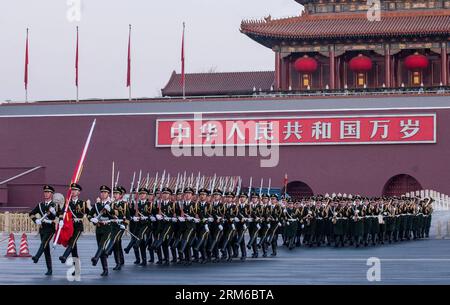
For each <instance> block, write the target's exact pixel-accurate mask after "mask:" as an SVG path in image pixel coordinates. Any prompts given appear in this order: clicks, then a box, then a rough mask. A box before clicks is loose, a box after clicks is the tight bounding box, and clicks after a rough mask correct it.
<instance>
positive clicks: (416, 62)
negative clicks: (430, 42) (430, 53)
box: [405, 53, 429, 71]
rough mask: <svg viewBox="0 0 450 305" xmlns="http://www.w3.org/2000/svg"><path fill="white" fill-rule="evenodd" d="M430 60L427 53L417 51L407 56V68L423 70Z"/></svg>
mask: <svg viewBox="0 0 450 305" xmlns="http://www.w3.org/2000/svg"><path fill="white" fill-rule="evenodd" d="M428 64H429V60H428V58H427V57H426V56H425V55H422V54H419V53H415V54H413V55H409V56H408V57H406V58H405V68H406V69H408V70H413V71H417V70H423V69H426V68H428Z"/></svg>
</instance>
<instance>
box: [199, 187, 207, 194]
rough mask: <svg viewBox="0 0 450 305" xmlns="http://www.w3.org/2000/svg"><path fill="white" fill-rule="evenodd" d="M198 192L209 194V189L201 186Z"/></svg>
mask: <svg viewBox="0 0 450 305" xmlns="http://www.w3.org/2000/svg"><path fill="white" fill-rule="evenodd" d="M198 193H199V194H200V193H205V194H209V191H208V190H207V189H206V188H201V189H199V190H198Z"/></svg>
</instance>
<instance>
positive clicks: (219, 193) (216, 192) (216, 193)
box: [213, 188, 223, 196]
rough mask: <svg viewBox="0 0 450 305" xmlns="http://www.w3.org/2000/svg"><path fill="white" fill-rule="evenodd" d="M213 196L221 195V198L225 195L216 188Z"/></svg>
mask: <svg viewBox="0 0 450 305" xmlns="http://www.w3.org/2000/svg"><path fill="white" fill-rule="evenodd" d="M213 195H220V196H222V195H223V192H222V191H221V190H220V189H218V188H216V189H214V191H213Z"/></svg>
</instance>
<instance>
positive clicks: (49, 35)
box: [0, 0, 302, 101]
mask: <svg viewBox="0 0 450 305" xmlns="http://www.w3.org/2000/svg"><path fill="white" fill-rule="evenodd" d="M66 1H67V2H70V1H73V0H39V1H35V0H14V1H6V0H3V1H1V2H0V14H1V15H0V45H1V46H2V48H1V56H0V101H5V100H12V101H23V100H24V86H23V74H24V52H25V30H26V28H27V27H29V28H30V65H29V100H54V99H74V98H75V86H74V77H75V71H74V62H75V26H76V25H78V26H79V27H80V74H79V77H80V98H81V99H84V98H126V97H127V96H128V89H127V88H126V86H125V84H126V59H127V40H128V24H129V23H131V24H132V25H133V31H132V61H133V62H132V84H133V86H132V89H133V90H132V91H133V97H153V96H156V95H159V94H160V89H161V88H162V87H163V86H164V85H165V84H166V82H167V80H168V79H169V76H170V73H171V72H172V71H173V70H176V71H178V72H179V71H180V44H181V31H182V22H183V20H184V21H185V22H186V72H187V73H189V72H206V71H208V70H209V69H210V68H215V69H216V70H217V71H250V70H272V69H273V68H274V56H273V52H272V51H271V50H269V49H267V48H265V47H263V46H261V45H258V44H257V43H255V42H253V41H252V40H251V39H249V38H248V37H246V36H245V35H243V34H241V33H240V32H239V25H240V22H241V20H242V19H247V18H252V19H253V18H262V17H264V16H267V15H269V14H270V15H272V17H286V16H293V15H298V14H299V13H300V11H301V9H302V7H301V6H300V5H299V4H298V3H296V2H295V1H294V0H226V1H224V0H163V1H154V0H80V1H81V3H82V11H81V20H80V22H70V21H69V20H68V19H67V10H68V9H69V8H70V7H69V5H68V3H67V2H66ZM75 1H76V0H75Z"/></svg>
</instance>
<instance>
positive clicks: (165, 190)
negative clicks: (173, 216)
mask: <svg viewBox="0 0 450 305" xmlns="http://www.w3.org/2000/svg"><path fill="white" fill-rule="evenodd" d="M161 193H163V194H164V193H168V194H171V195H172V194H173V191H172V190H171V189H170V188H169V187H163V188H162V190H161Z"/></svg>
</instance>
